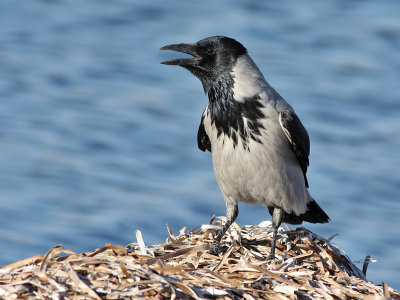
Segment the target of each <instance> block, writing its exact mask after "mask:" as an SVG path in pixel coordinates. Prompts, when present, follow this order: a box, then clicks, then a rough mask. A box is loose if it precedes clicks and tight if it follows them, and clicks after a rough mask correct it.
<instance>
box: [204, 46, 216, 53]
mask: <svg viewBox="0 0 400 300" xmlns="http://www.w3.org/2000/svg"><path fill="white" fill-rule="evenodd" d="M214 53H215V50H214V48H211V47H208V48H207V50H206V54H207V55H213V54H214Z"/></svg>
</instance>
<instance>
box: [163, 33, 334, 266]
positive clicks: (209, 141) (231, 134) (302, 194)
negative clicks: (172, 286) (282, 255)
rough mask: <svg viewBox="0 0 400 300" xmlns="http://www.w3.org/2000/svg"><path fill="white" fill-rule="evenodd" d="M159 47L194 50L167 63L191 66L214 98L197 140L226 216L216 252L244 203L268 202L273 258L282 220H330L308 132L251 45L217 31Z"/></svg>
mask: <svg viewBox="0 0 400 300" xmlns="http://www.w3.org/2000/svg"><path fill="white" fill-rule="evenodd" d="M160 50H172V51H178V52H183V53H186V54H189V55H191V56H192V57H189V58H181V59H172V60H167V61H164V62H162V64H165V65H178V66H181V67H184V68H185V69H187V70H189V71H190V72H191V73H192V74H193V75H195V76H196V77H197V78H199V79H200V81H201V83H202V84H203V88H204V91H205V93H206V94H207V95H208V98H209V103H208V105H207V107H206V109H205V110H204V112H203V115H202V117H201V122H200V127H199V130H198V135H197V142H198V147H199V149H200V150H202V151H206V150H208V151H210V152H211V155H212V161H213V166H214V173H215V177H216V179H217V182H218V185H219V187H220V189H221V192H222V195H223V197H224V199H225V203H226V217H227V221H226V223H225V224H224V226H223V227H222V229H221V230H220V231H219V232H218V233H217V235H216V237H215V239H214V241H213V243H212V245H211V252H212V253H214V254H218V253H219V248H220V247H219V245H220V241H221V239H222V237H223V235H224V234H225V232H226V231H227V230H228V228H229V226H230V225H231V224H232V223H233V222H234V221H235V219H236V217H237V215H238V202H239V201H241V202H246V203H251V204H260V205H265V206H266V207H267V208H268V211H269V213H270V214H271V215H272V227H273V239H272V243H271V252H270V255H269V258H271V259H273V258H275V245H276V239H277V232H278V228H279V226H280V224H281V223H282V222H285V223H289V224H301V223H302V222H303V221H307V222H310V223H326V222H328V221H329V217H328V215H327V214H326V213H325V212H324V211H323V210H322V209H321V208H320V207H319V205H318V204H317V202H316V201H315V200H314V199H313V198H312V197H311V195H310V193H309V191H308V181H307V177H306V173H307V168H308V165H309V161H308V157H309V154H310V140H309V137H308V133H307V131H306V129H305V128H304V126H303V125H302V123H301V122H300V119H299V118H298V116H297V115H296V113H295V111H294V110H293V108H292V107H291V106H290V105H289V104H288V103H287V102H286V101H285V100H284V99H283V98H282V97H281V96H280V95H279V94H278V93H277V92H276V91H275V90H274V89H273V88H272V87H271V86H270V85H269V84H268V83H267V81H266V80H265V79H264V76H263V75H262V73H261V72H260V70H259V69H258V67H257V66H256V65H255V63H254V62H253V60H252V59H251V58H250V56H249V55H248V54H247V50H246V48H245V47H244V46H243V45H242V44H241V43H239V42H238V41H236V40H234V39H232V38H228V37H225V36H212V37H208V38H205V39H203V40H200V41H198V42H197V43H194V44H173V45H168V46H164V47H162V48H161V49H160Z"/></svg>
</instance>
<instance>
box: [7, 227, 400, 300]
mask: <svg viewBox="0 0 400 300" xmlns="http://www.w3.org/2000/svg"><path fill="white" fill-rule="evenodd" d="M213 221H214V220H213ZM217 222H218V221H217ZM211 223H212V222H211ZM261 225H262V224H260V225H259V226H245V227H243V228H239V226H238V225H237V224H233V225H232V226H231V230H230V232H228V233H227V234H226V236H225V239H224V240H223V241H222V243H221V245H222V246H223V250H224V253H223V254H221V256H214V255H211V254H209V253H207V250H208V249H209V247H210V243H211V242H212V238H213V235H214V233H215V231H214V230H215V229H216V228H217V227H218V225H216V224H210V225H205V226H203V227H202V228H200V229H196V230H189V231H187V230H186V228H183V229H182V230H181V231H180V233H179V235H177V236H175V235H173V234H172V232H171V230H170V229H169V227H168V225H167V229H168V232H169V237H168V238H167V240H166V241H165V243H164V244H160V245H152V246H146V245H145V244H144V242H143V239H142V237H141V233H140V231H137V243H132V244H130V245H128V246H126V247H123V246H117V245H106V246H105V247H103V248H101V249H97V250H95V251H93V252H86V253H80V254H78V253H75V252H73V251H70V250H66V249H64V248H63V247H62V246H57V247H54V248H52V249H50V250H49V251H48V252H47V253H46V255H44V256H34V257H31V258H27V259H23V260H20V261H17V262H15V263H12V264H10V265H7V266H4V267H2V268H0V298H1V299H3V298H4V299H130V298H139V297H141V298H157V299H164V298H165V299H170V298H172V299H241V298H243V299H379V298H395V299H400V294H399V293H398V292H397V291H395V290H394V289H392V288H390V287H388V286H387V285H386V284H385V283H383V284H382V285H381V286H378V285H375V284H373V283H370V282H367V281H366V280H365V276H364V274H363V272H361V271H360V270H359V269H358V268H357V267H356V266H355V265H354V264H353V263H352V262H351V261H350V260H349V259H348V257H347V256H346V255H345V254H344V253H343V252H342V251H341V250H340V249H339V248H338V247H337V246H335V245H333V244H331V243H330V241H329V240H327V239H324V238H322V237H320V236H318V235H316V234H314V233H312V232H310V231H309V230H307V229H305V228H302V227H300V228H298V229H296V230H295V231H291V230H288V231H284V230H283V228H280V229H281V231H280V233H279V240H278V242H277V249H276V255H277V259H276V260H272V261H271V260H267V259H266V257H267V256H268V254H269V250H270V241H271V228H270V227H268V226H267V227H265V226H261ZM364 271H365V270H364Z"/></svg>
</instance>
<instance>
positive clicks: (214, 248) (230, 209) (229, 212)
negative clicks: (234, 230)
mask: <svg viewBox="0 0 400 300" xmlns="http://www.w3.org/2000/svg"><path fill="white" fill-rule="evenodd" d="M238 213H239V209H238V204H237V202H226V219H227V220H226V223H225V224H224V225H223V226H222V229H220V230H219V231H218V232H217V235H216V237H215V238H214V241H213V242H212V244H211V247H210V253H211V254H213V255H218V253H219V249H220V246H219V244H220V242H221V239H222V237H223V236H224V234H225V232H226V231H227V230H228V228H229V227H230V226H231V224H232V223H233V222H234V221H235V220H236V217H237V216H238Z"/></svg>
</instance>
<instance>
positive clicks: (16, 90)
mask: <svg viewBox="0 0 400 300" xmlns="http://www.w3.org/2000/svg"><path fill="white" fill-rule="evenodd" d="M399 11H400V2H398V1H386V2H385V4H381V2H376V1H372V0H370V1H352V2H349V1H331V2H329V3H326V2H317V1H306V2H303V3H302V5H301V6H300V5H293V6H290V5H289V4H288V3H278V2H276V3H275V2H274V3H272V2H270V1H269V2H266V1H265V2H261V1H247V2H243V3H242V2H239V1H228V0H226V1H220V2H213V1H202V2H189V1H186V2H184V1H168V2H164V1H149V2H148V3H147V2H140V1H136V2H135V1H119V2H114V1H85V2H82V1H68V2H67V1H29V2H28V1H26V2H24V5H23V6H22V5H21V7H18V8H17V7H16V6H15V4H14V3H13V2H12V1H2V2H1V3H0V222H1V226H0V264H7V263H10V262H12V261H15V260H17V259H21V258H25V257H27V256H31V255H37V254H43V253H44V252H46V251H47V250H48V249H49V248H50V247H53V246H55V245H57V244H63V245H64V246H65V247H66V248H70V249H72V250H75V251H86V250H92V249H93V248H96V247H100V246H102V245H104V243H109V242H110V243H115V244H122V245H123V244H127V243H128V242H131V241H133V240H135V237H134V230H135V229H141V230H142V232H143V235H144V239H145V241H146V242H147V243H161V242H163V240H164V238H165V237H166V236H167V232H166V229H165V223H168V224H169V225H170V226H171V228H172V229H173V230H174V231H178V230H179V229H180V228H181V227H183V226H188V227H189V228H197V227H199V226H200V224H201V223H206V222H208V220H209V219H210V217H211V216H212V215H213V214H216V215H222V214H224V210H225V206H224V201H223V200H222V197H221V195H220V192H219V190H218V187H217V184H216V182H215V179H214V176H213V173H212V167H211V160H210V155H209V154H204V153H202V152H200V151H199V150H198V149H197V142H196V134H197V128H198V124H199V122H200V116H201V113H202V111H203V109H204V107H205V105H206V103H207V99H206V97H205V96H204V95H203V92H202V88H201V85H200V82H199V81H198V80H197V79H196V78H194V77H193V76H192V75H190V74H189V73H188V72H187V71H185V70H183V69H179V68H173V67H166V66H163V65H160V64H159V62H160V61H161V60H164V59H167V58H170V57H171V56H173V55H174V54H169V53H159V52H157V49H158V48H159V47H161V46H163V45H166V44H169V43H176V42H194V41H197V40H199V39H201V38H204V37H206V36H209V35H215V34H223V35H228V36H231V37H234V38H236V39H238V40H239V41H241V42H242V43H243V44H244V45H245V46H246V47H247V48H248V50H249V53H250V55H251V56H252V57H253V59H254V60H255V61H256V63H257V64H258V66H259V67H260V69H261V70H262V71H263V72H264V74H265V76H266V78H267V80H268V81H269V82H270V83H271V84H272V85H273V86H274V87H275V88H276V89H277V90H278V91H279V92H280V93H281V94H282V96H284V97H285V98H286V99H287V100H288V102H290V103H291V104H292V106H293V107H294V108H295V109H296V111H297V113H298V114H299V115H300V118H301V119H302V121H303V123H304V124H305V126H306V127H307V129H308V131H309V133H310V137H311V152H312V153H311V165H310V169H309V173H308V174H309V176H308V177H309V182H310V186H311V192H312V194H313V195H314V197H315V198H316V199H318V202H319V203H320V205H321V206H322V207H323V208H324V209H325V211H326V212H328V214H329V216H330V217H331V219H332V222H331V223H329V224H327V225H311V224H305V226H306V227H307V228H310V229H311V230H313V231H315V232H317V233H319V234H321V235H324V236H326V237H328V236H330V235H332V234H335V233H339V234H340V235H339V236H338V237H336V238H335V240H334V241H335V242H336V243H337V244H339V245H340V246H341V247H342V248H343V249H344V250H345V251H346V252H347V253H348V255H349V256H350V257H351V258H352V259H353V260H355V261H357V260H361V259H363V258H364V257H365V255H367V254H370V255H371V256H372V257H373V258H374V259H377V260H378V262H377V263H375V264H373V265H371V266H370V268H369V270H368V275H369V276H368V278H369V279H370V280H373V281H374V282H376V283H380V282H381V281H388V282H389V284H390V285H391V286H393V287H395V288H400V278H399V276H398V275H399V271H398V270H399V268H400V255H399V246H400V241H399V226H400V218H399V216H398V214H399V210H400V202H399V199H398V198H399V193H400V172H399V166H400V154H399V150H398V149H399V148H400V132H399V127H400V101H399V94H400V92H399V83H400V71H399V70H400V56H399V54H398V52H399V46H400V18H399V17H398V12H399ZM240 210H241V211H240V214H239V218H238V220H237V222H238V223H239V224H240V225H244V224H257V223H259V222H261V221H262V220H264V219H269V218H270V217H269V215H268V213H267V211H266V209H260V208H259V207H251V206H246V205H241V206H240Z"/></svg>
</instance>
